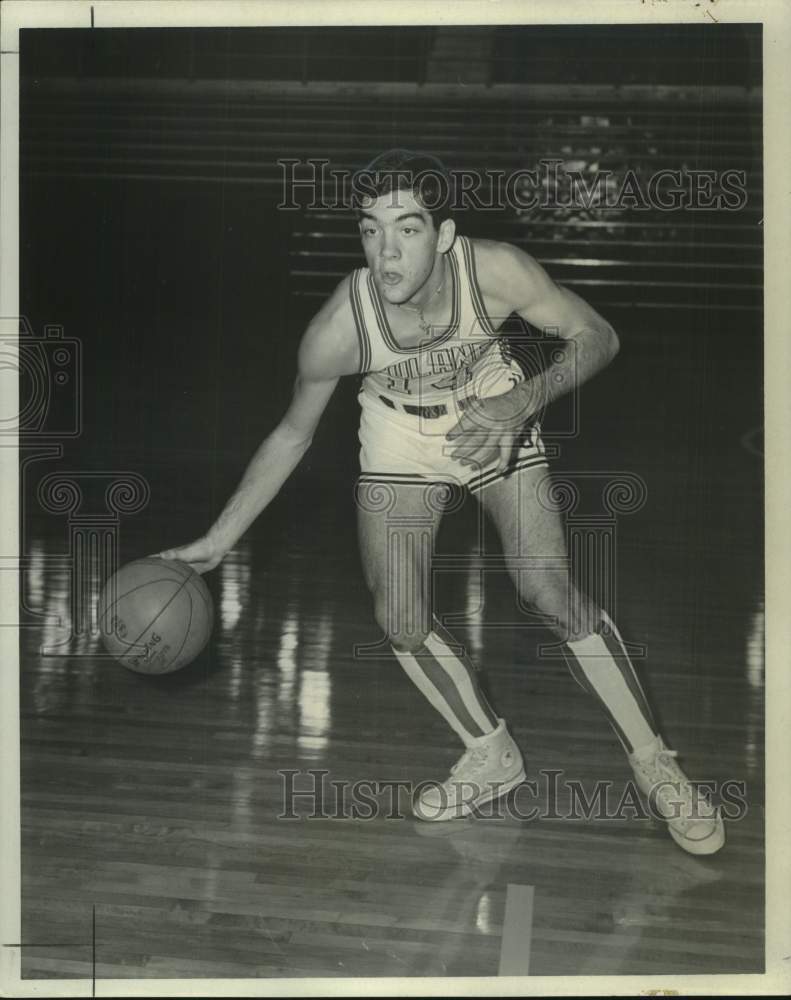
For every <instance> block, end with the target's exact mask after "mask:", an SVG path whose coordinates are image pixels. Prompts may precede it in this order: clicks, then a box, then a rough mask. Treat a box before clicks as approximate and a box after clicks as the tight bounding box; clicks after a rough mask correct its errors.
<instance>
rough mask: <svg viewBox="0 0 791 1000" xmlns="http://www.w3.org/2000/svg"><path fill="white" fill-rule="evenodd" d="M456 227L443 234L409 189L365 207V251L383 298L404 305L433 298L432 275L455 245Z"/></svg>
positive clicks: (449, 225) (443, 228)
mask: <svg viewBox="0 0 791 1000" xmlns="http://www.w3.org/2000/svg"><path fill="white" fill-rule="evenodd" d="M453 233H454V229H453V223H452V222H451V221H450V220H447V221H446V222H443V223H442V225H441V226H440V228H439V230H437V229H435V228H434V222H433V220H432V218H431V216H430V215H429V213H428V212H427V211H426V210H425V208H423V207H422V206H421V205H420V204H419V202H417V201H416V200H415V198H414V196H413V195H412V194H411V192H409V191H394V192H392V193H390V194H385V195H382V196H381V197H379V198H377V199H376V201H373V200H371V201H370V202H368V203H367V204H364V205H363V206H362V210H361V218H360V236H361V238H362V244H363V252H364V253H365V259H366V262H367V264H368V267H369V268H370V270H371V274H372V275H373V279H374V281H375V282H376V286H377V288H378V289H379V294H380V295H381V296H382V297H383V298H385V299H386V300H387V301H388V302H392V303H394V304H398V305H400V304H401V303H403V302H409V301H410V300H414V301H416V302H417V303H418V304H420V300H421V299H422V298H423V297H425V296H428V295H431V294H432V293H433V292H434V291H435V288H434V287H433V286H432V283H431V280H430V279H431V277H432V275H433V274H436V273H441V267H442V260H441V255H442V254H443V253H445V252H446V251H447V250H448V249H449V248H450V245H451V244H452V242H453Z"/></svg>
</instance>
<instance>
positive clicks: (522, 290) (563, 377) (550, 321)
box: [448, 243, 618, 467]
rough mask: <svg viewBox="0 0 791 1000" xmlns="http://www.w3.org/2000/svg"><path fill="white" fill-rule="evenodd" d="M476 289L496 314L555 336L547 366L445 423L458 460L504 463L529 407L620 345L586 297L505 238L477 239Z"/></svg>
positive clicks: (534, 408)
mask: <svg viewBox="0 0 791 1000" xmlns="http://www.w3.org/2000/svg"><path fill="white" fill-rule="evenodd" d="M476 262H477V265H478V276H479V282H480V285H481V291H482V292H483V294H484V298H485V299H486V301H487V303H493V305H494V307H495V308H496V309H497V311H498V314H499V315H503V316H507V315H510V314H511V313H516V314H517V315H519V316H521V317H522V319H524V320H526V321H527V322H528V323H530V325H531V326H533V327H536V328H537V329H539V330H541V331H542V333H543V334H544V335H545V336H547V337H552V339H553V340H557V349H556V350H554V351H553V352H552V358H551V362H550V364H549V366H548V367H547V368H546V369H545V370H544V371H542V372H541V373H539V374H537V375H535V376H533V377H532V378H529V379H526V380H525V381H524V382H522V383H520V384H519V385H517V386H515V387H514V389H512V390H511V391H509V392H507V393H505V394H503V395H502V396H494V397H491V398H489V399H486V400H483V401H481V403H480V405H477V404H476V407H475V408H470V409H469V410H468V411H465V415H464V417H462V419H461V420H460V421H459V423H458V424H457V425H456V426H455V427H454V428H453V429H452V430H451V431H450V433H449V434H448V439H449V440H450V441H453V442H454V443H455V444H456V447H455V449H454V451H453V457H454V458H457V459H458V460H459V461H461V462H462V463H463V464H472V465H486V464H488V463H489V462H491V461H493V459H495V458H498V457H499V459H500V466H501V467H505V465H506V464H507V462H508V459H509V458H510V455H511V452H512V449H513V444H514V435H515V433H516V432H518V431H519V430H520V429H521V427H522V426H523V425H524V423H525V421H526V420H527V419H528V418H529V417H530V416H532V415H534V414H536V413H538V412H540V411H542V410H543V409H544V408H545V407H546V406H547V405H548V404H549V403H551V402H552V401H553V400H555V399H557V398H558V396H562V395H563V394H564V393H567V392H571V391H572V390H574V389H576V387H577V386H579V385H582V384H583V383H584V382H587V380H588V379H589V378H591V377H592V376H593V375H595V374H596V373H597V372H599V371H601V369H602V368H604V367H605V366H606V365H608V364H609V363H610V361H612V359H613V358H614V357H615V355H616V354H617V353H618V337H617V334H616V333H615V330H614V329H613V328H612V326H611V325H610V324H609V323H608V322H607V320H605V319H604V317H602V316H600V315H599V313H597V312H596V310H595V309H594V308H593V307H592V306H591V305H589V304H588V303H587V302H586V301H585V300H584V299H582V298H580V297H579V295H576V294H575V293H574V292H572V291H570V290H569V289H567V288H563V287H561V286H560V285H557V284H556V283H555V282H554V281H553V280H552V279H551V278H550V277H549V275H548V274H547V273H546V271H545V270H544V268H543V267H542V266H541V265H540V264H539V263H538V261H536V260H535V259H534V258H533V257H531V256H530V255H529V254H527V253H525V252H524V251H522V250H520V249H518V248H517V247H514V246H511V245H510V244H506V243H484V244H476Z"/></svg>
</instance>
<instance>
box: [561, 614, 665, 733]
mask: <svg viewBox="0 0 791 1000" xmlns="http://www.w3.org/2000/svg"><path fill="white" fill-rule="evenodd" d="M601 617H602V624H603V625H606V626H607V628H605V629H602V631H601V632H599V633H594V634H593V635H589V636H586V637H585V638H584V639H579V640H577V641H576V642H567V643H566V644H565V646H564V650H565V651H566V657H565V659H566V664H567V665H568V668H569V670H570V671H571V674H572V676H573V677H574V679H575V680H576V681H577V683H578V684H580V686H581V687H583V688H584V689H585V690H586V691H587V692H588V693H589V694H592V695H593V696H594V697H595V698H597V699H598V700H599V702H600V703H601V705H602V707H603V708H604V711H605V712H606V713H607V717H608V718H609V721H610V725H611V726H612V727H613V729H614V730H615V733H616V735H617V736H618V739H619V740H620V741H621V743H622V744H623V747H624V749H625V750H626V752H627V753H632V752H633V751H634V750H635V749H638V748H639V747H644V746H646V745H647V744H649V743H651V742H652V741H653V740H654V739H655V737H656V724H655V722H654V718H653V715H652V714H651V708H650V706H649V704H648V700H647V699H646V696H645V693H644V691H643V689H642V687H641V686H640V681H639V680H638V679H637V674H636V673H635V670H634V667H633V666H632V664H631V661H630V660H629V655H628V653H627V652H626V648H625V647H624V644H623V640H622V639H621V636H620V634H619V632H618V629H617V628H616V627H615V625H614V624H613V622H612V620H611V619H610V617H609V616H608V615H607V614H606V613H605V612H603V611H602V616H601ZM569 654H571V655H569Z"/></svg>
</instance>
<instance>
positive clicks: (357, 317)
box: [349, 271, 371, 372]
mask: <svg viewBox="0 0 791 1000" xmlns="http://www.w3.org/2000/svg"><path fill="white" fill-rule="evenodd" d="M349 297H350V299H351V303H352V314H353V315H354V324H355V326H356V327H357V339H358V341H359V344H360V371H361V372H367V371H368V370H369V369H370V367H371V340H370V337H369V336H368V327H367V326H366V324H365V314H364V312H363V305H362V300H361V299H360V271H355V272H354V273H353V274H352V280H351V285H350V286H349Z"/></svg>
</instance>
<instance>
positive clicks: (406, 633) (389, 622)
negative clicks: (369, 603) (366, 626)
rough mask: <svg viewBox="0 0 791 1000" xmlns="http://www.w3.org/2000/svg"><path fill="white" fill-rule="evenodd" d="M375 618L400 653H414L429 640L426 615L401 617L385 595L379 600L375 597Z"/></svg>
mask: <svg viewBox="0 0 791 1000" xmlns="http://www.w3.org/2000/svg"><path fill="white" fill-rule="evenodd" d="M374 616H375V618H376V622H377V624H378V625H379V627H380V628H381V629H382V631H383V632H384V633H385V636H386V637H387V641H388V642H389V643H390V645H391V646H393V647H394V648H395V649H397V650H398V651H399V652H404V653H414V652H416V651H417V650H418V649H419V648H420V647H421V646H422V645H423V644H424V643H425V641H426V639H427V638H428V629H427V627H426V626H425V625H421V624H418V623H421V622H423V619H424V618H425V617H426V616H425V615H421V614H420V613H419V609H417V613H413V614H410V615H409V616H404V617H401V616H399V615H398V614H397V613H396V612H395V610H394V609H393V608H392V607H391V606H390V601H389V600H388V598H387V596H386V595H385V596H384V597H382V598H379V597H378V596H377V595H374Z"/></svg>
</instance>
